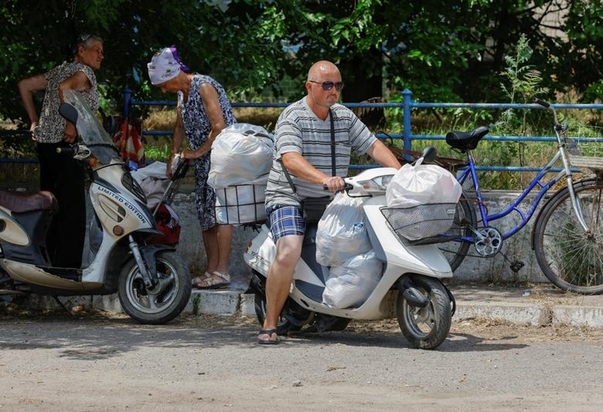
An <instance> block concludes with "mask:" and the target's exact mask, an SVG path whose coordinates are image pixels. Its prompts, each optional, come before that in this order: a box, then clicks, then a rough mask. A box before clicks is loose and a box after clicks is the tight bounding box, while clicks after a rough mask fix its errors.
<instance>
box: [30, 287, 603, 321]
mask: <svg viewBox="0 0 603 412" xmlns="http://www.w3.org/2000/svg"><path fill="white" fill-rule="evenodd" d="M480 292H481V293H482V294H483V296H479V295H480ZM453 293H455V291H453ZM493 294H499V295H500V297H499V299H492V300H491V301H487V300H486V299H483V300H471V299H468V298H467V299H463V296H465V295H468V293H467V291H465V292H464V293H460V294H459V295H460V296H457V300H456V304H457V307H456V313H455V315H454V320H456V321H459V320H464V319H490V320H494V321H504V322H509V323H515V324H523V325H532V326H546V325H569V326H576V327H593V328H603V304H601V305H598V303H599V302H601V303H603V296H596V297H588V298H590V299H587V298H583V299H584V300H585V302H584V303H585V304H573V303H575V302H576V301H577V300H578V301H579V298H576V297H568V298H566V300H567V301H568V302H570V303H571V304H567V303H564V301H563V299H560V298H559V297H557V296H554V297H553V298H543V299H542V300H543V301H539V300H531V301H529V302H523V301H520V299H521V298H517V297H509V296H507V294H508V291H500V292H499V291H496V290H492V289H488V290H487V291H486V292H482V291H481V290H472V291H471V296H476V295H478V296H479V297H480V298H481V297H486V298H488V297H489V296H492V295H493ZM501 299H504V300H505V301H503V300H501ZM523 299H524V300H525V299H526V298H523ZM61 301H62V302H63V303H64V304H65V305H66V306H67V307H74V306H76V305H86V306H92V307H93V308H96V309H99V310H104V311H107V312H115V313H119V312H122V308H121V305H120V303H119V300H118V299H117V296H116V295H109V296H95V297H92V298H91V297H71V298H61ZM591 302H595V304H590V303H591ZM30 305H31V306H32V307H38V308H42V309H57V308H58V305H57V303H56V302H55V301H54V300H53V299H52V298H49V297H42V296H32V297H31V298H30ZM184 312H185V313H189V314H197V315H202V314H212V315H224V316H233V315H235V316H247V317H252V318H255V317H256V314H255V307H254V295H253V294H245V293H241V292H240V291H231V290H193V294H192V296H191V300H190V302H189V303H188V305H187V306H186V308H185V310H184Z"/></svg>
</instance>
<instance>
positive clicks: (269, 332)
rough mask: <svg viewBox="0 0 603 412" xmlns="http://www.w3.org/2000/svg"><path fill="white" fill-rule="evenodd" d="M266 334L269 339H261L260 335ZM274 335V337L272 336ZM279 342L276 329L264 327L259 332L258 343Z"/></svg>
mask: <svg viewBox="0 0 603 412" xmlns="http://www.w3.org/2000/svg"><path fill="white" fill-rule="evenodd" d="M262 335H266V336H268V339H261V338H260V336H262ZM273 335H274V339H273V338H272V336H273ZM278 342H279V340H278V335H277V334H276V329H262V330H260V333H259V334H258V345H276V344H277V343H278Z"/></svg>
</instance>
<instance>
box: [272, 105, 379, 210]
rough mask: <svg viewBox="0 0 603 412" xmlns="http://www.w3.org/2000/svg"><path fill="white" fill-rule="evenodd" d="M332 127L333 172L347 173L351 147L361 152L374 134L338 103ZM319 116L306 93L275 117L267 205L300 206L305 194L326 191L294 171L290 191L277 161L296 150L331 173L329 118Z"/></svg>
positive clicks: (326, 172)
mask: <svg viewBox="0 0 603 412" xmlns="http://www.w3.org/2000/svg"><path fill="white" fill-rule="evenodd" d="M330 113H331V114H330V115H329V116H331V115H332V116H333V121H334V126H335V127H334V129H335V165H336V175H337V176H341V177H345V176H347V174H348V166H349V164H350V155H351V150H352V148H353V149H354V150H356V151H357V152H359V153H361V154H364V153H366V151H367V150H368V149H369V148H370V147H371V146H372V145H373V144H374V143H375V141H376V140H377V138H376V137H375V135H374V134H373V133H371V132H370V131H369V129H368V128H367V127H366V126H365V125H364V123H362V122H361V121H360V119H358V117H356V115H355V114H354V113H353V112H352V111H351V110H350V109H348V108H347V107H345V106H343V105H341V104H334V105H333V106H331V112H330ZM329 116H327V118H326V119H325V120H321V119H319V118H318V117H316V115H315V114H314V112H312V110H311V109H310V107H309V106H308V104H307V103H306V97H304V98H303V99H301V100H299V101H297V102H295V103H293V104H291V105H290V106H288V107H287V108H286V109H285V110H283V112H282V113H281V115H280V116H279V118H278V121H277V123H276V135H275V142H274V159H273V162H272V168H271V169H270V174H269V175H268V185H267V187H266V207H271V206H274V205H283V206H284V205H291V206H299V202H300V201H301V200H303V199H305V198H306V197H322V196H325V195H326V194H327V193H326V192H325V191H324V190H323V187H322V185H319V184H313V183H308V182H306V181H303V180H301V179H298V178H297V177H296V176H295V175H294V174H293V173H290V174H291V179H292V180H293V184H294V185H295V187H296V188H297V192H295V193H294V192H293V189H292V188H291V185H290V184H289V181H288V180H287V177H286V176H285V174H284V173H283V169H282V165H281V163H280V161H279V159H280V158H281V156H282V155H283V154H285V153H289V152H295V153H299V154H301V155H302V156H304V158H305V159H306V160H307V161H308V162H310V164H312V165H313V166H314V167H315V168H317V169H318V170H320V171H322V172H323V173H325V174H326V175H327V176H331V175H332V166H331V165H332V160H331V119H330V117H329Z"/></svg>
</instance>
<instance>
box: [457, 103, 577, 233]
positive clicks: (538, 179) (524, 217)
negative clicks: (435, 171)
mask: <svg viewBox="0 0 603 412" xmlns="http://www.w3.org/2000/svg"><path fill="white" fill-rule="evenodd" d="M551 110H552V111H553V114H554V117H555V128H554V130H555V136H556V138H557V147H558V150H557V153H556V154H555V155H554V156H553V157H552V158H551V159H550V160H549V162H548V163H547V164H546V165H545V166H544V167H543V168H542V169H541V170H540V172H538V173H537V174H536V176H535V177H534V178H533V179H532V180H531V181H530V183H529V184H528V186H527V187H526V188H525V189H524V190H523V191H522V192H521V193H520V194H519V196H517V198H515V200H514V201H513V202H512V203H511V204H510V205H509V206H508V207H507V208H505V209H504V210H502V211H500V212H498V213H493V214H488V211H487V208H486V206H485V204H484V199H483V196H482V193H481V188H480V185H479V178H478V175H477V168H476V166H475V159H474V158H473V154H472V153H471V150H468V151H467V160H468V164H467V166H466V167H464V168H461V169H460V170H461V172H460V174H458V175H457V179H458V181H459V182H460V183H461V184H462V185H465V182H466V181H467V179H468V178H469V179H470V181H471V183H472V184H473V188H474V191H475V198H476V201H477V207H478V210H479V218H481V221H482V223H483V227H491V222H494V221H496V220H498V219H501V218H503V217H505V216H508V215H509V214H510V213H512V212H517V213H518V214H519V216H520V217H521V222H519V224H517V225H515V226H514V227H512V228H511V229H510V230H508V231H507V232H505V233H502V234H501V236H502V239H504V240H506V239H508V238H509V237H511V236H513V235H514V234H515V233H517V232H518V231H519V230H521V229H522V228H523V227H524V226H525V225H526V224H527V223H528V222H529V221H530V219H531V218H532V217H533V216H534V213H535V212H536V209H537V207H538V205H539V204H540V202H541V200H542V199H543V198H544V196H545V195H546V193H547V192H548V190H549V189H550V188H551V187H552V186H553V185H555V184H556V183H557V182H558V181H559V180H560V179H561V178H562V177H563V176H565V178H566V181H567V187H568V189H569V191H570V195H571V200H572V206H573V209H574V212H575V213H576V216H577V218H578V221H579V222H580V225H581V226H582V228H583V229H584V231H586V232H589V228H588V225H587V224H586V222H585V220H584V217H583V214H582V210H581V208H580V205H579V204H578V202H577V200H576V196H575V192H574V188H573V178H572V170H571V166H570V163H569V159H568V154H567V152H566V145H567V137H566V136H565V131H566V126H564V125H559V124H558V122H557V115H556V113H555V111H554V109H553V108H552V107H551ZM560 132H563V136H562V135H561V133H560ZM559 159H561V161H562V163H563V168H562V170H560V171H559V172H558V173H557V174H556V175H555V176H554V177H553V178H551V179H550V180H548V181H545V176H546V174H547V173H549V172H551V171H552V169H553V166H554V165H555V164H556V163H557V162H558V161H559ZM536 187H540V189H539V190H538V193H537V194H536V197H535V198H534V200H533V201H531V203H530V205H529V209H528V210H527V213H525V212H524V211H523V210H522V209H520V208H519V205H520V204H521V203H522V202H523V201H524V200H525V199H526V198H527V196H528V195H529V194H530V193H531V192H532V191H533V190H534V188H536ZM471 229H472V231H473V232H474V235H475V236H481V235H480V234H479V233H477V232H476V231H475V228H471ZM475 236H463V237H462V240H463V241H467V242H473V240H474V237H475Z"/></svg>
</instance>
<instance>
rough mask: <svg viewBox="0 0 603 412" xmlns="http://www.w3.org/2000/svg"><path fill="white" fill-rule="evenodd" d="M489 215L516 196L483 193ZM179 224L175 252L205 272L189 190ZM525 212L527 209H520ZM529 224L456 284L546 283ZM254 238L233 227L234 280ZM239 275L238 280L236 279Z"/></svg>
mask: <svg viewBox="0 0 603 412" xmlns="http://www.w3.org/2000/svg"><path fill="white" fill-rule="evenodd" d="M484 196H485V200H486V203H487V206H488V210H489V213H494V212H495V211H499V210H502V209H503V208H504V207H506V206H507V205H509V204H510V203H511V201H512V200H513V199H514V198H515V197H516V196H517V193H514V192H499V191H493V192H486V193H484ZM172 206H173V208H174V210H175V211H176V212H177V213H178V215H179V217H180V221H181V226H182V232H181V240H180V244H179V245H178V250H179V252H180V253H181V254H182V256H183V257H184V258H185V260H186V261H187V262H188V264H189V267H190V268H191V270H192V271H193V272H199V273H200V271H202V270H203V269H204V268H205V263H206V260H205V252H204V247H203V241H202V239H201V232H200V229H199V223H198V221H197V217H196V212H195V209H194V195H193V194H192V193H191V192H190V188H189V189H181V191H180V192H179V193H178V194H177V195H176V196H175V197H174V201H173V204H172ZM523 210H527V206H525V207H524V208H523ZM534 220H535V216H534V217H533V218H532V221H531V222H530V223H529V224H528V225H526V227H524V228H523V229H522V230H520V231H519V232H518V233H516V234H515V235H514V236H512V237H511V238H510V239H508V240H506V241H505V242H504V243H503V246H502V249H501V250H502V253H499V254H498V255H496V256H495V257H493V258H481V257H473V256H470V257H467V258H466V259H465V260H464V262H463V263H462V264H461V266H460V267H459V268H458V269H457V270H456V271H455V277H456V279H457V280H458V281H461V282H462V281H475V282H496V281H505V282H506V281H529V282H546V281H547V280H546V278H545V277H544V275H543V274H542V272H541V271H540V268H539V266H538V263H537V262H536V258H535V256H534V251H533V250H532V248H531V234H532V224H533V222H534ZM517 221H519V214H517V213H513V214H511V215H510V216H508V217H506V218H504V219H501V220H499V221H497V222H494V223H493V226H494V227H495V228H496V229H498V230H499V231H500V232H504V231H505V230H508V228H509V227H511V225H513V224H516V223H517ZM255 235H256V232H255V231H253V230H251V229H248V228H247V229H245V228H243V227H235V230H234V236H233V243H232V251H231V259H230V262H231V263H230V271H231V273H232V274H233V275H234V276H235V277H238V278H240V277H243V278H247V274H248V272H249V270H248V268H247V266H246V265H245V263H244V261H243V250H244V248H245V246H246V245H247V243H248V242H249V241H250V240H251V239H252V238H253V237H254V236H255ZM469 254H470V255H474V256H475V255H476V252H475V249H474V248H473V246H471V247H470V249H469ZM515 261H521V262H522V263H523V264H524V266H523V268H522V269H520V270H519V271H518V272H513V270H511V264H512V263H513V262H515ZM237 274H240V275H242V276H237Z"/></svg>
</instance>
